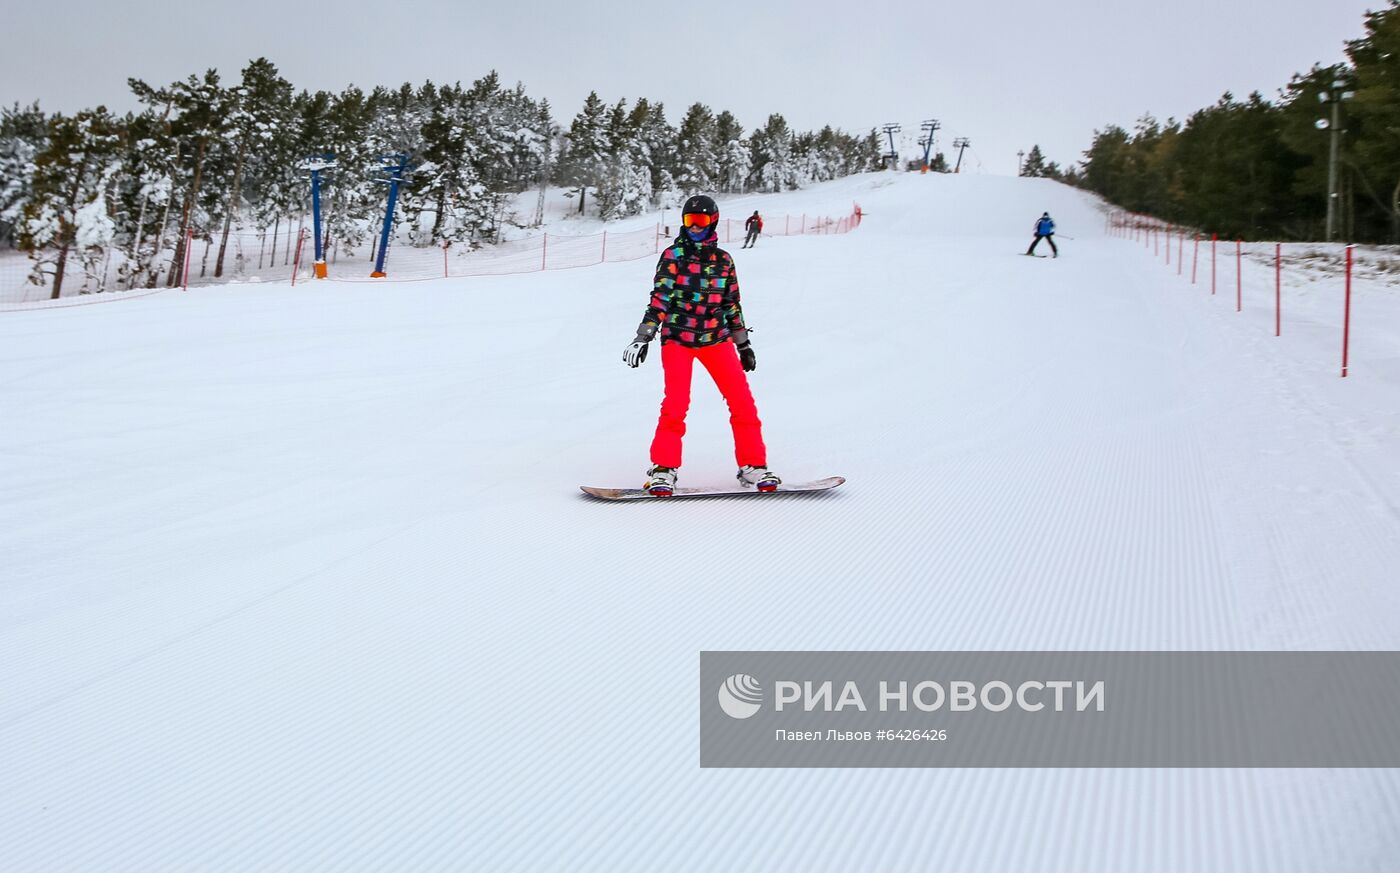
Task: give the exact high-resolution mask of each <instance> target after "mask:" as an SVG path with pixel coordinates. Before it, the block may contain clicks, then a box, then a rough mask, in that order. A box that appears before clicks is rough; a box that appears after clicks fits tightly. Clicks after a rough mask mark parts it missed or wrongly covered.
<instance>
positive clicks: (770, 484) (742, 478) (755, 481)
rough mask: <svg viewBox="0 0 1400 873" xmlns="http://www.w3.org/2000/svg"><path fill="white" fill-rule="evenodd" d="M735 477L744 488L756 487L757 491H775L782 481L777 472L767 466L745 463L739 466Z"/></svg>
mask: <svg viewBox="0 0 1400 873" xmlns="http://www.w3.org/2000/svg"><path fill="white" fill-rule="evenodd" d="M735 478H737V479H738V480H739V484H740V485H742V486H744V487H745V488H754V487H756V488H758V490H759V491H777V490H778V486H779V485H781V484H782V483H783V480H782V479H779V478H778V474H776V473H774V472H773V471H772V470H770V469H768V468H767V467H750V466H747V465H745V466H743V467H740V468H739V475H738V476H737V477H735Z"/></svg>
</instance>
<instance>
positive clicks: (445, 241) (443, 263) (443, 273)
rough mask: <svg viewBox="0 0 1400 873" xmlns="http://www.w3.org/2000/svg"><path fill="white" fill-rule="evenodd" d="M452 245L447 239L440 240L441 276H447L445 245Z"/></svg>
mask: <svg viewBox="0 0 1400 873" xmlns="http://www.w3.org/2000/svg"><path fill="white" fill-rule="evenodd" d="M450 245H452V243H450V242H449V241H447V240H443V241H442V278H444V279H446V278H447V247H448V246H450Z"/></svg>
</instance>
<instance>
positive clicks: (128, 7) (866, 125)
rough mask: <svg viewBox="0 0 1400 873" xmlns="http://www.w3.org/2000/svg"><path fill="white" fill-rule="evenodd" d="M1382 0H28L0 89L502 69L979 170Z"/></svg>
mask: <svg viewBox="0 0 1400 873" xmlns="http://www.w3.org/2000/svg"><path fill="white" fill-rule="evenodd" d="M1386 2H1388V0H1369V2H1367V0H1174V2H1162V0H1099V2H1089V0H1065V2H1026V0H1003V2H979V0H964V2H961V3H939V2H926V3H913V2H882V0H870V2H847V3H836V2H831V0H813V2H807V3H794V2H787V0H779V2H763V0H751V2H747V3H736V2H729V0H721V2H708V3H704V2H697V3H687V2H685V0H666V2H652V3H642V2H636V0H607V2H601V3H597V2H582V0H572V2H561V0H527V2H508V0H507V2H494V3H491V4H490V5H489V6H486V5H484V4H478V3H462V2H458V3H453V2H447V0H413V2H409V3H394V2H378V3H367V2H364V0H340V2H335V3H317V4H314V5H313V4H295V3H288V2H269V0H243V2H241V3H239V4H237V5H233V4H230V5H223V4H220V6H219V11H218V12H213V11H209V10H210V9H211V8H212V7H213V4H206V3H198V2H182V3H178V4H177V3H171V2H156V0H102V2H95V0H67V2H64V3H63V4H61V5H59V6H51V5H49V4H47V3H35V2H25V3H23V4H22V5H21V4H15V5H12V6H11V8H10V11H9V12H7V13H6V16H5V18H6V20H5V31H6V38H5V43H4V50H3V51H0V102H3V103H4V104H5V105H9V104H11V103H14V102H15V101H19V102H22V103H28V102H31V101H33V100H36V99H37V100H38V101H39V102H40V104H41V105H42V106H43V107H44V108H45V109H48V110H50V111H53V110H62V111H74V110H77V109H81V108H84V107H88V106H94V105H97V104H99V103H102V104H106V105H107V106H108V107H109V108H112V109H115V110H119V111H125V110H128V109H133V108H135V107H136V104H135V101H134V100H133V99H132V97H131V96H130V91H129V90H128V89H127V86H126V80H127V77H128V76H135V77H137V78H141V79H145V80H146V81H148V82H150V83H152V84H158V83H166V82H169V81H172V80H174V79H179V78H184V77H185V76H187V75H189V74H190V73H193V72H200V71H202V70H204V69H206V68H208V67H215V68H217V69H219V70H220V72H222V73H223V74H224V75H225V80H226V81H229V80H234V81H236V80H237V78H238V72H239V70H240V69H241V68H242V67H243V65H244V64H246V63H247V61H248V60H249V59H250V58H254V57H258V56H263V57H267V58H268V59H270V60H271V61H272V62H273V63H275V64H276V65H277V66H278V67H279V68H280V69H281V71H282V73H283V75H284V76H286V77H287V78H288V79H289V80H290V81H291V82H292V83H293V84H294V85H295V86H296V87H297V88H306V89H313V90H314V89H318V88H323V89H327V90H332V91H335V90H340V89H341V88H343V87H345V86H346V85H348V84H352V83H353V84H355V85H358V86H361V87H364V88H369V87H373V86H374V85H389V86H397V85H399V84H402V83H403V82H405V81H408V82H413V83H415V84H418V83H421V82H423V81H424V80H425V79H431V80H433V81H435V82H452V81H461V82H463V83H464V84H465V83H470V82H471V81H472V80H473V79H476V78H478V77H480V76H481V75H483V74H484V73H486V72H487V71H489V70H492V69H495V70H496V71H497V72H498V73H499V74H500V76H501V78H502V79H503V80H504V81H505V82H506V83H507V84H513V83H515V82H517V81H519V82H523V83H524V84H525V88H526V91H527V93H529V94H530V95H531V96H533V97H535V98H537V99H539V98H548V100H549V101H550V104H551V106H552V107H553V108H554V114H555V118H556V120H558V121H560V122H561V123H563V124H565V125H567V124H568V122H569V120H570V119H572V117H573V116H574V114H575V113H576V112H577V111H578V109H579V107H580V106H581V105H582V103H583V99H584V97H585V96H587V94H588V92H589V91H590V90H596V91H597V92H598V94H599V96H601V97H602V98H603V99H604V100H605V101H608V102H614V101H616V100H617V99H618V98H621V97H626V98H628V99H629V101H630V100H635V99H636V98H637V97H647V98H648V99H651V100H660V101H662V102H664V103H665V105H666V110H667V117H668V118H669V120H670V121H671V122H672V123H673V124H674V123H676V122H677V121H678V120H679V118H680V115H681V113H682V112H683V111H684V109H685V107H687V106H689V105H690V104H691V103H693V102H695V101H701V102H704V103H705V104H707V105H709V106H710V107H711V108H712V109H714V110H715V111H719V110H722V109H728V110H730V111H731V112H733V113H735V115H737V116H738V117H739V120H740V121H741V122H742V123H743V124H744V126H745V127H746V128H747V129H752V128H754V127H757V126H759V125H761V124H762V123H763V122H764V120H765V119H766V118H767V116H768V115H769V113H773V112H780V113H782V114H783V115H784V116H785V117H786V118H787V120H788V122H789V123H790V124H791V125H792V126H793V127H794V128H796V129H799V130H807V129H814V128H819V127H821V126H822V125H824V124H831V125H833V126H835V127H840V128H843V129H845V130H847V131H851V132H865V131H868V130H869V129H870V128H871V127H879V126H881V125H883V124H885V123H886V122H899V123H901V124H902V125H903V127H904V131H905V132H906V134H907V135H909V140H910V143H911V150H912V140H913V138H914V137H916V136H917V134H918V128H919V124H920V122H921V121H923V120H924V119H929V118H937V119H940V120H941V121H942V122H943V125H944V129H943V130H942V131H941V132H940V141H939V142H940V146H942V147H944V150H945V151H946V150H947V148H946V146H947V144H948V143H949V142H950V140H951V138H952V137H953V136H965V137H968V138H970V139H971V140H972V150H971V152H970V153H969V155H968V165H969V166H970V167H971V168H972V169H973V170H980V171H984V172H990V173H1013V172H1015V169H1016V152H1017V151H1018V150H1019V149H1028V148H1029V147H1030V146H1031V144H1033V143H1039V144H1040V145H1041V148H1042V150H1044V151H1045V153H1046V156H1047V157H1048V158H1049V159H1051V160H1056V161H1059V162H1061V163H1069V162H1073V161H1075V160H1078V159H1079V157H1080V153H1081V152H1082V151H1083V150H1084V149H1085V148H1087V147H1088V145H1089V142H1090V140H1091V138H1092V136H1093V131H1094V130H1095V129H1096V128H1102V127H1104V126H1106V125H1108V124H1114V123H1116V124H1120V125H1123V126H1125V127H1127V126H1131V124H1132V122H1133V121H1134V120H1136V119H1137V118H1138V117H1139V116H1140V115H1142V114H1143V113H1145V112H1149V111H1150V112H1152V113H1153V114H1155V115H1157V116H1158V117H1159V118H1166V117H1168V116H1176V117H1184V116H1186V115H1188V114H1190V113H1191V112H1192V111H1194V110H1196V109H1199V108H1201V107H1203V106H1206V105H1209V104H1210V103H1213V102H1215V100H1216V99H1217V98H1218V97H1219V96H1220V94H1221V93H1222V92H1224V91H1226V90H1230V91H1233V92H1234V93H1235V94H1237V95H1240V96H1243V95H1245V94H1248V93H1249V92H1250V91H1253V90H1259V91H1261V92H1263V93H1264V95H1265V96H1266V97H1273V96H1274V95H1275V94H1276V92H1277V90H1278V89H1279V88H1281V87H1283V86H1284V85H1285V84H1287V82H1288V78H1289V76H1290V75H1291V74H1293V73H1295V72H1303V71H1306V70H1307V69H1308V68H1309V67H1311V66H1312V65H1313V64H1314V63H1323V64H1330V63H1334V62H1337V61H1339V60H1341V59H1342V58H1343V48H1344V46H1343V43H1344V41H1345V40H1347V39H1354V38H1357V37H1359V36H1361V34H1362V32H1363V31H1362V16H1363V14H1364V13H1365V11H1366V9H1367V8H1368V6H1370V7H1377V6H1383V5H1385V4H1386ZM235 9H237V10H238V13H237V14H236V15H235V14H232V11H233V10H235ZM911 156H912V155H911Z"/></svg>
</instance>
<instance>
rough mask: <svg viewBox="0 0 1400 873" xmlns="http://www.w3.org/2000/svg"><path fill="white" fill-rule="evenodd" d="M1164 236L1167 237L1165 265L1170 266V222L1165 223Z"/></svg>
mask: <svg viewBox="0 0 1400 873" xmlns="http://www.w3.org/2000/svg"><path fill="white" fill-rule="evenodd" d="M1165 236H1166V238H1167V244H1166V246H1165V248H1166V250H1167V266H1168V267H1170V266H1171V265H1172V226H1171V225H1170V224H1169V225H1167V230H1166V233H1165Z"/></svg>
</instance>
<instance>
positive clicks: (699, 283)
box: [642, 231, 744, 347]
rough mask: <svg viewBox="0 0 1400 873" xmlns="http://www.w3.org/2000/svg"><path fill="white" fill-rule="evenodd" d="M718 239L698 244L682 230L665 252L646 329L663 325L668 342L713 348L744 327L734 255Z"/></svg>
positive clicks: (712, 237)
mask: <svg viewBox="0 0 1400 873" xmlns="http://www.w3.org/2000/svg"><path fill="white" fill-rule="evenodd" d="M717 242H718V240H717V238H716V236H715V234H714V233H713V232H711V233H710V235H709V236H707V237H705V238H704V239H702V240H700V241H699V242H695V241H694V240H692V239H690V237H689V236H687V235H686V234H685V232H684V231H682V232H681V235H680V236H678V237H676V240H675V242H673V243H671V245H670V246H668V247H667V248H666V250H665V251H663V252H662V253H661V260H660V261H658V262H657V264H656V278H655V280H654V281H653V282H652V291H651V304H650V305H649V306H647V311H646V314H645V315H643V316H642V327H643V328H648V327H652V328H654V327H659V328H660V333H661V341H662V342H663V343H664V342H674V343H680V344H681V345H683V346H692V347H697V346H712V345H716V344H717V343H722V342H724V341H725V340H727V339H729V337H730V335H731V334H732V333H733V332H734V331H742V330H744V311H743V309H742V308H741V307H740V306H739V278H738V276H737V275H736V274H735V272H734V258H733V257H731V256H730V254H729V252H726V251H725V250H724V249H722V248H720V247H719V246H718V245H717Z"/></svg>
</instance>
